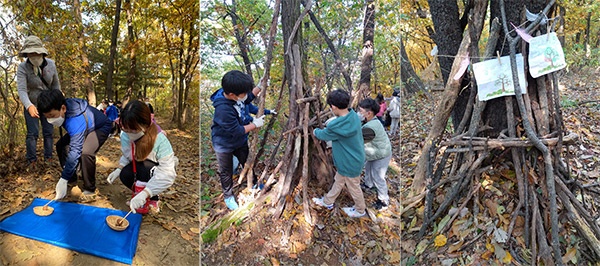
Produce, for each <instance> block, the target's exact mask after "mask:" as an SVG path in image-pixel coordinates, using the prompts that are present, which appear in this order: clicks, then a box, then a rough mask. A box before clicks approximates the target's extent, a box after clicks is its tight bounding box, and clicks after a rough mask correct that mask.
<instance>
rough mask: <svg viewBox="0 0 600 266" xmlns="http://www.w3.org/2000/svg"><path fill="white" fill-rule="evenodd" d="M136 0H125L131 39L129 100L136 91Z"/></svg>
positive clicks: (127, 94) (129, 46) (127, 95)
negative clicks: (134, 6) (134, 7)
mask: <svg viewBox="0 0 600 266" xmlns="http://www.w3.org/2000/svg"><path fill="white" fill-rule="evenodd" d="M133 1H134V0H125V8H126V9H127V39H128V40H129V45H128V48H129V71H127V93H126V94H125V98H127V99H126V100H129V99H130V98H131V97H132V95H134V93H135V88H134V87H135V82H136V78H137V77H136V73H135V72H136V65H137V59H136V53H137V51H136V48H137V45H136V40H135V34H134V28H133V10H134V9H133V5H134V3H133Z"/></svg>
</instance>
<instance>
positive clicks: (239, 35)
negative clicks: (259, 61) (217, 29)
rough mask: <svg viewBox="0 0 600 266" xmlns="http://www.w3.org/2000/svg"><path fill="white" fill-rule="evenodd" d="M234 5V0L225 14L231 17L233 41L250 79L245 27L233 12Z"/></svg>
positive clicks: (250, 65) (250, 67)
mask: <svg viewBox="0 0 600 266" xmlns="http://www.w3.org/2000/svg"><path fill="white" fill-rule="evenodd" d="M236 5H237V4H236V2H235V0H232V1H231V9H230V10H229V11H228V12H227V13H228V14H229V16H230V17H231V24H232V25H233V32H234V34H235V39H236V40H237V42H238V45H239V46H240V56H241V57H242V60H243V62H244V68H245V69H246V73H247V74H248V75H250V77H252V63H251V62H250V56H249V55H248V43H247V41H246V27H245V26H244V25H243V24H242V21H241V20H240V18H239V17H238V15H237V13H236V11H235V10H236Z"/></svg>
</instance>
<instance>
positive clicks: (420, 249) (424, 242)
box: [415, 239, 429, 256]
mask: <svg viewBox="0 0 600 266" xmlns="http://www.w3.org/2000/svg"><path fill="white" fill-rule="evenodd" d="M428 242H429V241H428V240H427V239H423V240H421V242H419V244H418V245H417V248H416V249H415V256H419V255H421V253H423V251H425V248H427V243H428Z"/></svg>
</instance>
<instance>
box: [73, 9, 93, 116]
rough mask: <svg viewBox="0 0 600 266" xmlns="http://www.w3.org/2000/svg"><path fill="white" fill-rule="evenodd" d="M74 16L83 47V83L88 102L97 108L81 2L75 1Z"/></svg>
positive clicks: (81, 54) (79, 39)
mask: <svg viewBox="0 0 600 266" xmlns="http://www.w3.org/2000/svg"><path fill="white" fill-rule="evenodd" d="M73 15H74V17H75V21H76V23H77V40H78V42H79V47H81V50H80V51H79V52H80V57H81V63H82V68H83V69H82V72H83V77H82V79H83V82H84V86H85V89H86V93H87V100H88V102H89V103H90V104H91V105H93V106H95V105H96V91H95V90H94V82H93V81H92V77H91V74H90V70H91V66H90V61H89V60H88V57H87V45H86V40H85V34H84V32H83V31H84V25H83V22H82V20H81V4H80V2H79V0H73Z"/></svg>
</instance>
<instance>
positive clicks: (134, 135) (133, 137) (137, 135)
mask: <svg viewBox="0 0 600 266" xmlns="http://www.w3.org/2000/svg"><path fill="white" fill-rule="evenodd" d="M126 133H127V136H129V140H131V141H136V140H138V139H140V138H141V137H142V136H144V131H140V132H136V133H129V132H126Z"/></svg>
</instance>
